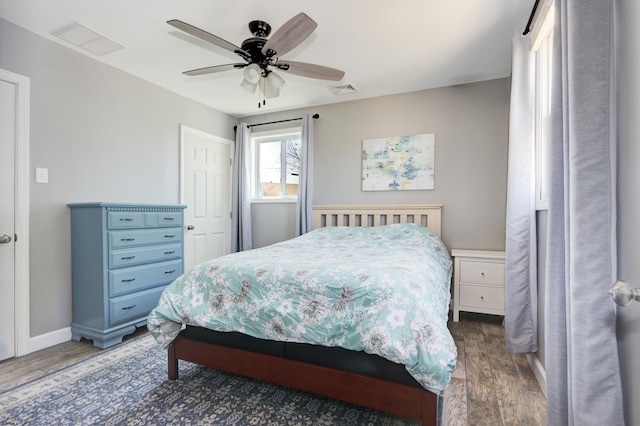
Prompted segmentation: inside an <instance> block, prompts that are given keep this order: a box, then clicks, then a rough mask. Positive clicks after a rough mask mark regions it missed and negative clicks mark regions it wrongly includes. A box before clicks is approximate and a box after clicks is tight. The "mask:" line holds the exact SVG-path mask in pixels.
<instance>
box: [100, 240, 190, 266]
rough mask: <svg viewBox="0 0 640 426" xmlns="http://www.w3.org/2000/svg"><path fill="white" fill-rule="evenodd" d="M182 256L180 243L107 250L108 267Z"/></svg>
mask: <svg viewBox="0 0 640 426" xmlns="http://www.w3.org/2000/svg"><path fill="white" fill-rule="evenodd" d="M181 257H182V245H180V244H161V245H153V246H149V247H141V248H132V249H120V250H111V251H109V268H123V267H127V266H133V265H140V264H143V263H151V262H163V261H165V260H171V259H179V258H181Z"/></svg>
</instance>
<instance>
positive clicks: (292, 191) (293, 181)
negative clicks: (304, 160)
mask: <svg viewBox="0 0 640 426" xmlns="http://www.w3.org/2000/svg"><path fill="white" fill-rule="evenodd" d="M284 142H285V145H286V147H287V148H286V149H287V157H286V163H287V165H286V167H287V175H286V189H285V191H286V195H287V196H288V197H295V196H297V195H298V183H299V182H300V157H301V155H302V146H301V145H300V139H294V140H287V141H284Z"/></svg>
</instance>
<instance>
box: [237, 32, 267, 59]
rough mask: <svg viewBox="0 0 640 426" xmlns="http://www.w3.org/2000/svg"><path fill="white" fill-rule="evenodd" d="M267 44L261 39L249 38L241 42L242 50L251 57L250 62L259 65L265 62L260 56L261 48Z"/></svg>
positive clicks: (261, 55)
mask: <svg viewBox="0 0 640 426" xmlns="http://www.w3.org/2000/svg"><path fill="white" fill-rule="evenodd" d="M266 42H267V40H266V39H264V38H261V37H251V38H248V39H246V40H245V41H243V42H242V46H241V48H242V50H244V51H245V52H247V53H248V54H249V55H251V61H252V62H257V63H261V62H262V61H264V60H265V56H264V55H263V54H262V46H264V44H265V43H266Z"/></svg>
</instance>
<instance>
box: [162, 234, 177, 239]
mask: <svg viewBox="0 0 640 426" xmlns="http://www.w3.org/2000/svg"><path fill="white" fill-rule="evenodd" d="M164 237H165V238H175V237H176V236H175V234H174V235H165V236H164Z"/></svg>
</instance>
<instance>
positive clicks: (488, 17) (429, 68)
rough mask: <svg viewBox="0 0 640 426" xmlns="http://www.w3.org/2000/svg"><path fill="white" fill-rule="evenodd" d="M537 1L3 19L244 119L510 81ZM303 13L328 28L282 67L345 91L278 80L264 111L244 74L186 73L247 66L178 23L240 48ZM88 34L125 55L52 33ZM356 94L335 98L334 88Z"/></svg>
mask: <svg viewBox="0 0 640 426" xmlns="http://www.w3.org/2000/svg"><path fill="white" fill-rule="evenodd" d="M533 3H534V1H533V0H483V1H480V0H439V1H436V0H395V1H391V0H307V1H299V0H297V1H296V0H268V1H267V0H235V1H232V0H0V17H2V18H3V19H6V20H8V21H11V22H13V23H15V24H17V25H19V26H21V27H24V28H26V29H28V30H30V31H32V32H34V33H36V34H39V35H41V36H43V37H46V38H49V39H51V40H53V41H55V42H58V43H61V44H63V45H65V46H67V47H69V48H71V49H75V50H77V51H78V52H81V53H83V54H86V55H88V56H91V57H93V58H95V59H97V60H99V61H102V62H104V63H106V64H109V65H111V66H114V67H116V68H119V69H122V70H123V71H126V72H128V73H130V74H133V75H135V76H138V77H140V78H142V79H144V80H147V81H149V82H152V83H154V84H156V85H158V86H161V87H164V88H166V89H168V90H171V91H173V92H176V93H179V94H181V95H183V96H186V97H188V98H191V99H193V100H195V101H198V102H201V103H203V104H206V105H209V106H211V107H213V108H216V109H218V110H220V111H223V112H225V113H228V114H231V115H233V116H236V117H243V116H249V115H255V114H262V113H268V112H274V111H280V110H287V109H291V108H300V107H306V106H313V105H322V104H328V103H334V102H342V101H349V100H355V99H363V98H371V97H377V96H384V95H389V94H394V93H404V92H412V91H416V90H423V89H429V88H434V87H443V86H450V85H455V84H460V83H468V82H474V81H482V80H490V79H495V78H502V77H507V76H509V75H510V74H511V40H512V37H513V35H514V34H515V33H516V32H517V31H519V32H522V30H523V29H524V26H525V24H526V21H527V19H528V17H529V13H530V12H531V8H532V6H533ZM299 12H305V13H306V14H307V15H308V16H310V17H311V18H312V19H313V20H315V21H316V22H317V23H318V28H317V29H316V30H315V31H314V33H313V34H311V36H310V37H309V38H307V40H305V41H304V42H303V43H302V44H301V45H300V46H298V47H297V48H295V49H294V50H292V51H291V52H289V53H288V54H286V55H283V58H284V59H289V60H294V61H302V62H310V63H314V64H320V65H325V66H329V67H332V68H338V69H341V70H343V71H345V72H346V74H345V77H344V79H343V80H342V81H341V82H330V81H323V80H315V79H310V78H305V77H300V76H296V75H291V74H287V73H285V72H280V75H282V76H283V78H284V79H285V80H286V85H285V86H284V87H283V88H282V90H281V91H280V96H279V97H278V98H274V99H269V100H267V104H266V106H264V107H262V108H260V109H258V94H257V92H256V94H250V93H247V92H245V91H244V90H242V89H241V88H240V82H241V81H242V71H240V70H231V71H226V72H223V73H217V74H210V75H206V76H197V77H188V76H184V75H182V71H186V70H190V69H194V68H201V67H206V66H212V65H221V64H228V63H234V62H242V60H241V59H240V58H239V57H238V56H236V55H234V54H233V53H230V52H228V51H226V50H223V49H221V48H219V47H216V46H214V45H210V44H207V43H205V42H202V41H200V40H198V39H195V38H193V37H191V36H188V35H186V34H184V33H182V32H180V31H178V30H177V29H175V28H173V27H172V26H170V25H168V24H167V23H166V21H168V20H170V19H179V20H182V21H186V22H188V23H190V24H192V25H195V26H197V27H199V28H201V29H203V30H205V31H208V32H210V33H213V34H215V35H217V36H218V37H220V38H223V39H225V40H227V41H229V42H231V43H233V44H235V45H237V46H239V45H240V44H241V43H242V41H243V40H244V39H246V38H249V37H252V35H251V34H250V32H249V29H248V26H247V25H248V23H249V22H250V21H252V20H263V21H266V22H268V23H269V24H270V25H271V27H272V29H273V30H272V34H273V33H274V32H275V31H276V30H277V29H278V28H279V27H280V26H281V25H282V24H284V23H285V22H286V21H287V20H289V19H290V18H291V17H293V16H294V15H296V14H298V13H299ZM75 22H79V23H81V24H83V25H85V26H87V27H89V28H91V29H93V30H94V31H96V32H98V33H100V34H102V35H104V36H106V37H108V38H110V39H112V40H114V41H115V42H117V43H119V44H121V45H123V46H124V49H121V50H118V51H116V52H113V53H110V54H107V55H105V56H96V55H94V54H92V53H88V52H86V51H84V50H82V49H80V48H77V47H75V46H73V45H71V44H69V43H66V42H64V41H62V40H59V39H58V38H56V37H54V36H53V35H52V33H53V32H55V31H57V30H59V29H61V28H63V27H66V26H68V25H70V24H72V23H75ZM340 83H342V84H345V83H348V84H351V85H353V86H355V87H356V88H357V89H358V93H355V94H348V95H341V96H336V95H334V94H333V93H332V92H331V91H330V90H329V89H328V86H332V85H336V84H340Z"/></svg>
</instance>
